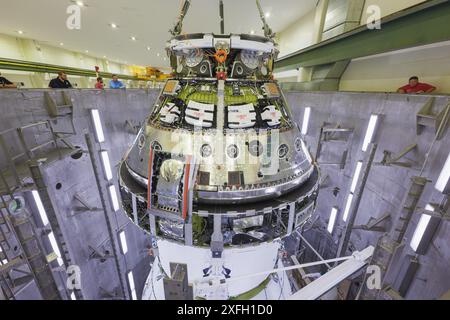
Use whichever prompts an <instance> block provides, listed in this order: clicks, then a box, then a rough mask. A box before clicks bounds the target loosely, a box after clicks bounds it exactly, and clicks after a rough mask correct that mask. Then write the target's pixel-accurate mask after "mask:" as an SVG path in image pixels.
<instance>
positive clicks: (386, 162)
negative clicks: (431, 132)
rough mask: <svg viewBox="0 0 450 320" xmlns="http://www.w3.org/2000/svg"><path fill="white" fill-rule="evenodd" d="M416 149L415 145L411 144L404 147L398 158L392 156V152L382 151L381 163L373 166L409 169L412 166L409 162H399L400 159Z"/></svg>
mask: <svg viewBox="0 0 450 320" xmlns="http://www.w3.org/2000/svg"><path fill="white" fill-rule="evenodd" d="M416 148H417V143H415V144H412V145H410V146H408V147H406V148H405V149H404V150H403V151H401V152H400V154H399V155H398V156H395V157H394V156H392V152H391V151H388V150H384V151H383V153H384V157H383V160H381V162H379V163H376V164H375V165H382V166H398V167H404V168H411V167H412V164H411V163H409V162H399V160H400V159H402V158H403V157H405V156H406V155H407V154H409V153H410V152H412V151H413V150H414V149H416Z"/></svg>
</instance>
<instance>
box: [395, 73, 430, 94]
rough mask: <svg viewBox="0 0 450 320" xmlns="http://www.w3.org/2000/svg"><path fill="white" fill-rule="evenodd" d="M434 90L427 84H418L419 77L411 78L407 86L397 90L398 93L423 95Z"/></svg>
mask: <svg viewBox="0 0 450 320" xmlns="http://www.w3.org/2000/svg"><path fill="white" fill-rule="evenodd" d="M435 90H436V87H434V86H432V85H431V84H428V83H420V82H419V77H411V78H410V79H409V84H408V85H406V86H404V87H401V88H400V89H398V91H397V92H398V93H411V94H414V93H415V94H423V93H431V92H433V91H435Z"/></svg>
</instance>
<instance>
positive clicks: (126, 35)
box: [0, 0, 317, 67]
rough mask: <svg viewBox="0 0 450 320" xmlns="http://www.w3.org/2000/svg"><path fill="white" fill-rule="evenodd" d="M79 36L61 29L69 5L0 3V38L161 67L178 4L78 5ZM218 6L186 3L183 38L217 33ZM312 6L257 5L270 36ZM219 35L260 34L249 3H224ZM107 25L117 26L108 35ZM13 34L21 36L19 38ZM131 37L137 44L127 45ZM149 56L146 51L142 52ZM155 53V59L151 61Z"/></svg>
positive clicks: (62, 0) (309, 1) (301, 1)
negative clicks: (264, 15) (11, 37)
mask: <svg viewBox="0 0 450 320" xmlns="http://www.w3.org/2000/svg"><path fill="white" fill-rule="evenodd" d="M84 3H85V4H86V7H84V8H82V16H81V30H69V29H67V28H66V20H67V18H68V14H67V13H66V10H67V7H68V6H69V5H72V4H73V2H72V1H70V0H33V1H30V0H0V33H5V34H9V35H14V36H18V37H24V38H29V39H35V40H39V41H42V42H45V43H47V44H49V45H54V46H59V45H60V43H61V42H62V43H64V48H66V49H69V50H73V51H78V52H85V51H86V50H88V51H89V55H92V56H95V57H100V58H101V57H103V56H107V57H108V59H110V60H112V61H117V62H122V63H125V62H126V63H128V64H136V65H151V66H157V67H166V66H168V62H167V61H165V60H164V57H165V56H166V55H165V51H164V46H165V42H166V41H167V40H168V39H169V38H170V34H169V32H168V30H169V29H171V28H172V27H173V24H174V22H175V20H176V18H177V16H178V12H179V9H180V7H181V0H84ZM218 3H219V1H218V0H192V3H191V7H190V10H189V13H188V15H187V17H186V19H185V23H184V29H183V32H185V33H193V32H214V33H219V32H220V27H219V5H218ZM316 3H317V0H261V4H262V7H263V10H264V11H265V12H270V17H269V18H268V23H269V24H270V26H271V27H272V29H273V30H274V31H275V32H279V31H281V30H283V29H284V28H286V27H287V26H288V25H289V24H291V23H293V22H294V21H296V20H297V19H299V18H300V17H302V16H303V15H305V14H306V13H308V12H309V11H311V10H312V9H313V8H314V7H315V5H316ZM224 4H225V32H226V33H249V32H250V30H254V31H255V32H256V34H262V31H261V26H262V24H261V21H260V19H259V14H258V11H257V8H256V4H255V1H254V0H224ZM110 23H115V24H117V25H118V26H119V28H117V29H112V28H111V27H110V25H109V24H110ZM18 30H23V31H24V34H23V35H19V34H18V33H17V31H18ZM132 36H135V37H136V38H137V41H132V40H131V37H132ZM148 46H150V47H151V50H150V51H148V50H147V47H148ZM157 53H159V54H160V56H159V57H158V56H157Z"/></svg>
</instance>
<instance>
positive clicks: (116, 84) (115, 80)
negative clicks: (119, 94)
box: [109, 74, 125, 89]
mask: <svg viewBox="0 0 450 320" xmlns="http://www.w3.org/2000/svg"><path fill="white" fill-rule="evenodd" d="M109 87H110V88H111V89H124V88H125V85H124V84H123V82H122V81H120V80H119V77H118V76H117V75H116V74H113V76H112V80H111V81H110V82H109Z"/></svg>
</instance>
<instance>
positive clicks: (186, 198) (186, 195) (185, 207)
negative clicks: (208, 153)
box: [182, 156, 191, 221]
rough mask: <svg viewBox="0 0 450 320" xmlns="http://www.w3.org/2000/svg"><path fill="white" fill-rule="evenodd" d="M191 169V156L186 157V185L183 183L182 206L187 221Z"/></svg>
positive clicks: (184, 218)
mask: <svg viewBox="0 0 450 320" xmlns="http://www.w3.org/2000/svg"><path fill="white" fill-rule="evenodd" d="M190 171H191V157H190V156H188V157H186V168H185V171H184V185H183V189H184V190H183V208H182V214H183V220H185V221H186V218H187V214H188V205H189V203H188V201H189V174H190Z"/></svg>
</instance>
